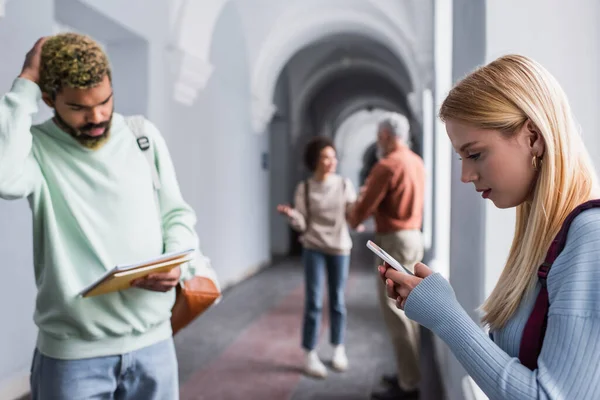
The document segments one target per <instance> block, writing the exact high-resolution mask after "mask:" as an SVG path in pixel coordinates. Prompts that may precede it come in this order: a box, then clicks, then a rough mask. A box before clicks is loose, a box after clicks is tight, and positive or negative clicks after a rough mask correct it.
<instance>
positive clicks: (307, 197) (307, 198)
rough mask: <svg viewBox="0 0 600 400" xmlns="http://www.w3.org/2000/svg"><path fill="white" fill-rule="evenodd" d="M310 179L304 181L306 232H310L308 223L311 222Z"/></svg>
mask: <svg viewBox="0 0 600 400" xmlns="http://www.w3.org/2000/svg"><path fill="white" fill-rule="evenodd" d="M309 179H310V178H306V180H305V181H304V206H305V207H306V217H305V219H306V228H305V229H304V232H308V223H309V221H310V192H309V190H310V186H309V184H308V181H309Z"/></svg>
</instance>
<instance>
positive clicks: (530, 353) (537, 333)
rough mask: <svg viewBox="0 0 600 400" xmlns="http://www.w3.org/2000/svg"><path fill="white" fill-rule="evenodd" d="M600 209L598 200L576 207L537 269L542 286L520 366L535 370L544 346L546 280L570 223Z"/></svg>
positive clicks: (523, 340)
mask: <svg viewBox="0 0 600 400" xmlns="http://www.w3.org/2000/svg"><path fill="white" fill-rule="evenodd" d="M594 207H600V200H590V201H588V202H585V203H583V204H580V205H579V206H577V207H576V208H575V209H574V210H573V211H571V213H569V215H568V216H567V218H566V219H565V221H564V222H563V224H562V226H561V228H560V231H559V232H558V234H557V235H556V237H555V238H554V240H553V241H552V243H551V244H550V248H549V249H548V252H547V253H546V259H545V260H544V262H543V263H542V265H540V267H539V269H538V279H539V281H540V283H541V285H542V287H541V289H540V292H539V293H538V296H537V299H536V301H535V305H534V306H533V311H532V312H531V314H530V316H529V319H528V320H527V323H526V324H525V328H524V329H523V336H522V337H521V347H520V349H519V360H520V361H521V364H523V365H524V366H526V367H527V368H529V369H530V370H532V371H533V370H535V369H537V366H538V365H537V359H538V357H539V356H540V353H541V352H542V345H543V344H544V336H545V334H546V326H547V324H548V310H549V309H550V300H549V297H548V288H547V287H546V278H547V277H548V273H549V272H550V268H551V267H552V264H553V263H554V261H555V260H556V258H557V257H558V255H559V254H560V252H561V251H562V250H563V248H564V247H565V243H566V242H567V233H568V232H569V227H570V226H571V222H573V220H574V219H575V217H576V216H578V215H579V213H581V212H582V211H585V210H589V209H590V208H594Z"/></svg>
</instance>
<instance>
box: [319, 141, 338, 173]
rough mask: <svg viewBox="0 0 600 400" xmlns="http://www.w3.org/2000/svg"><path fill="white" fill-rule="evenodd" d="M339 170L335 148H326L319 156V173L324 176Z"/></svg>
mask: <svg viewBox="0 0 600 400" xmlns="http://www.w3.org/2000/svg"><path fill="white" fill-rule="evenodd" d="M336 168H337V157H336V153H335V150H334V149H333V147H325V148H324V149H323V150H321V154H320V155H319V162H318V164H317V172H320V173H323V174H330V173H334V172H335V170H336Z"/></svg>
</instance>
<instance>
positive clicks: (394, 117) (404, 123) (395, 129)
mask: <svg viewBox="0 0 600 400" xmlns="http://www.w3.org/2000/svg"><path fill="white" fill-rule="evenodd" d="M378 130H379V131H382V130H385V131H388V132H389V133H390V134H391V135H393V136H394V137H396V138H397V139H400V140H402V141H403V142H404V143H406V144H408V145H410V123H409V122H408V118H406V117H405V116H404V115H402V114H397V113H390V114H389V115H387V116H386V117H385V118H384V119H383V120H382V121H381V122H380V123H379V126H378Z"/></svg>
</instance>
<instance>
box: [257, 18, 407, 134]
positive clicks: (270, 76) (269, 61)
mask: <svg viewBox="0 0 600 400" xmlns="http://www.w3.org/2000/svg"><path fill="white" fill-rule="evenodd" d="M344 33H353V34H361V35H364V36H366V37H368V38H371V39H373V40H376V41H378V42H380V43H382V44H383V45H385V46H386V47H388V48H389V49H390V51H392V52H393V53H394V54H395V55H396V56H397V57H398V58H399V59H401V60H403V61H404V63H405V65H406V67H407V70H408V73H409V76H410V78H411V81H412V82H413V83H415V82H417V77H418V72H417V71H418V67H417V65H416V63H415V61H414V60H415V56H414V53H415V52H414V48H413V47H414V44H413V43H411V42H410V41H409V40H408V39H407V37H406V35H403V34H402V32H401V30H400V29H397V28H394V27H391V26H389V24H388V23H387V21H386V20H385V19H383V20H382V18H379V17H377V16H374V15H372V14H369V13H365V12H359V11H355V10H353V9H350V8H349V7H346V8H342V7H335V8H322V7H321V8H318V9H305V10H303V12H301V13H299V11H298V9H290V10H288V12H286V14H285V15H284V16H282V17H281V18H280V19H279V21H278V22H277V23H276V24H275V25H274V27H273V29H271V32H270V33H269V35H268V37H267V39H266V40H265V42H264V44H263V45H262V46H261V49H260V52H259V54H258V57H257V58H256V62H255V63H254V65H253V72H252V87H251V90H252V94H253V96H254V101H253V104H255V105H256V107H257V109H256V110H253V116H254V128H255V130H257V131H259V132H260V131H263V130H264V128H265V127H266V124H267V123H268V122H269V121H270V119H271V116H272V114H271V115H269V114H265V113H264V112H263V113H262V114H260V113H259V112H258V111H259V110H265V109H270V108H272V98H273V92H274V89H275V85H276V83H277V78H278V77H279V74H280V73H281V71H282V69H283V68H284V66H285V64H286V63H287V62H288V60H289V59H290V58H291V57H292V56H293V55H294V54H295V53H296V52H298V51H299V50H300V49H302V48H303V47H305V46H307V45H309V44H310V43H313V42H315V41H317V40H319V39H321V38H323V37H327V36H332V35H336V34H344Z"/></svg>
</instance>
